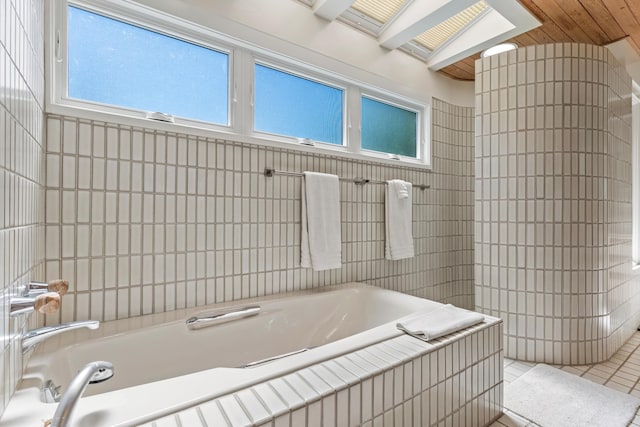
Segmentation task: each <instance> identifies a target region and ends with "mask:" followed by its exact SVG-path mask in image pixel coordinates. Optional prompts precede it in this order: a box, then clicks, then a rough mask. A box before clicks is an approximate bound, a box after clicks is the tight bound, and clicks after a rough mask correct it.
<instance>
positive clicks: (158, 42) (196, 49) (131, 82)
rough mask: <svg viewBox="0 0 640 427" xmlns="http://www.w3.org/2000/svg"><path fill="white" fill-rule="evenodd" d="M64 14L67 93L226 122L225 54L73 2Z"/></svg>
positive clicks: (187, 116)
mask: <svg viewBox="0 0 640 427" xmlns="http://www.w3.org/2000/svg"><path fill="white" fill-rule="evenodd" d="M68 17H69V24H68V40H69V47H68V49H69V54H68V56H69V60H68V64H69V65H68V66H69V86H68V91H69V93H68V95H69V97H71V98H78V99H83V100H87V101H95V102H99V103H103V104H110V105H117V106H122V107H128V108H132V109H136V110H143V111H159V112H163V113H168V114H172V115H175V116H179V117H185V118H190V119H196V120H202V121H207V122H213V123H218V124H223V125H227V124H228V121H229V119H228V117H229V112H228V109H229V107H228V104H229V103H228V92H229V90H228V82H229V56H228V55H227V54H225V53H222V52H218V51H216V50H212V49H208V48H204V47H202V46H198V45H195V44H192V43H188V42H185V41H182V40H178V39H175V38H173V37H169V36H165V35H163V34H159V33H156V32H153V31H149V30H146V29H143V28H140V27H136V26H134V25H130V24H126V23H124V22H121V21H117V20H114V19H111V18H106V17H104V16H101V15H97V14H95V13H92V12H88V11H85V10H82V9H78V8H76V7H71V6H70V7H69V9H68Z"/></svg>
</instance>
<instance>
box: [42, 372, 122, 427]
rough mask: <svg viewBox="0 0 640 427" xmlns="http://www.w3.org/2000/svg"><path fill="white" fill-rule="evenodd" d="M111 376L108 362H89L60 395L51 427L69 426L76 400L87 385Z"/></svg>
mask: <svg viewBox="0 0 640 427" xmlns="http://www.w3.org/2000/svg"><path fill="white" fill-rule="evenodd" d="M112 376H113V364H111V363H110V362H102V361H101V362H90V363H88V364H86V365H85V366H84V368H82V370H81V371H80V372H78V374H77V375H76V376H75V377H74V378H73V380H71V383H70V384H69V387H68V388H67V390H66V391H65V392H64V394H63V395H62V399H61V400H60V403H59V404H58V408H57V409H56V413H55V414H54V415H53V419H52V420H51V427H66V426H70V425H71V414H72V412H73V410H74V408H75V406H76V403H77V402H78V400H80V397H81V396H82V393H84V391H85V389H86V388H87V386H88V385H89V384H94V383H99V382H102V381H106V380H108V379H109V378H111V377H112Z"/></svg>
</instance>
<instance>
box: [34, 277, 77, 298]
mask: <svg viewBox="0 0 640 427" xmlns="http://www.w3.org/2000/svg"><path fill="white" fill-rule="evenodd" d="M68 290H69V281H68V280H63V279H56V280H52V281H50V282H49V283H46V282H35V281H33V282H31V283H29V295H31V296H36V295H38V294H41V293H45V292H57V293H58V294H59V295H60V296H64V295H65V294H66V293H67V291H68Z"/></svg>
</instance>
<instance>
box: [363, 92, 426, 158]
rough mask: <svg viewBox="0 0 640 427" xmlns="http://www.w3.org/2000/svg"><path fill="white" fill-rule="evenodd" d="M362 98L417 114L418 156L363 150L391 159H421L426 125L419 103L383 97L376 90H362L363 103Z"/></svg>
mask: <svg viewBox="0 0 640 427" xmlns="http://www.w3.org/2000/svg"><path fill="white" fill-rule="evenodd" d="M362 98H368V99H370V100H372V101H376V102H379V103H381V104H386V105H390V106H392V107H396V108H399V109H401V110H405V111H409V112H412V113H415V114H416V157H409V156H404V155H401V154H395V153H387V152H384V151H376V150H369V149H366V148H364V147H361V151H362V152H363V153H370V154H369V155H371V156H373V155H375V156H386V157H388V158H390V159H393V160H398V159H399V160H401V161H402V160H404V161H407V160H419V159H421V158H422V155H423V151H424V138H423V136H422V133H423V132H424V128H425V126H424V125H423V120H424V119H423V112H422V110H421V109H420V106H419V105H411V104H409V103H407V102H402V101H398V100H393V99H391V98H389V97H388V96H387V97H382V96H379V95H377V94H375V93H374V92H370V91H367V92H362V93H361V94H360V103H362ZM360 124H361V126H362V119H361V120H360ZM360 144H361V145H362V139H360Z"/></svg>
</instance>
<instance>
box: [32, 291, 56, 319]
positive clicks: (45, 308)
mask: <svg viewBox="0 0 640 427" xmlns="http://www.w3.org/2000/svg"><path fill="white" fill-rule="evenodd" d="M61 303H62V301H61V296H60V294H59V293H57V292H47V293H44V294H40V295H38V296H37V297H36V299H35V301H34V302H33V308H34V309H35V310H36V311H37V312H38V313H40V314H52V313H55V312H56V311H58V310H59V309H60V304H61Z"/></svg>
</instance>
